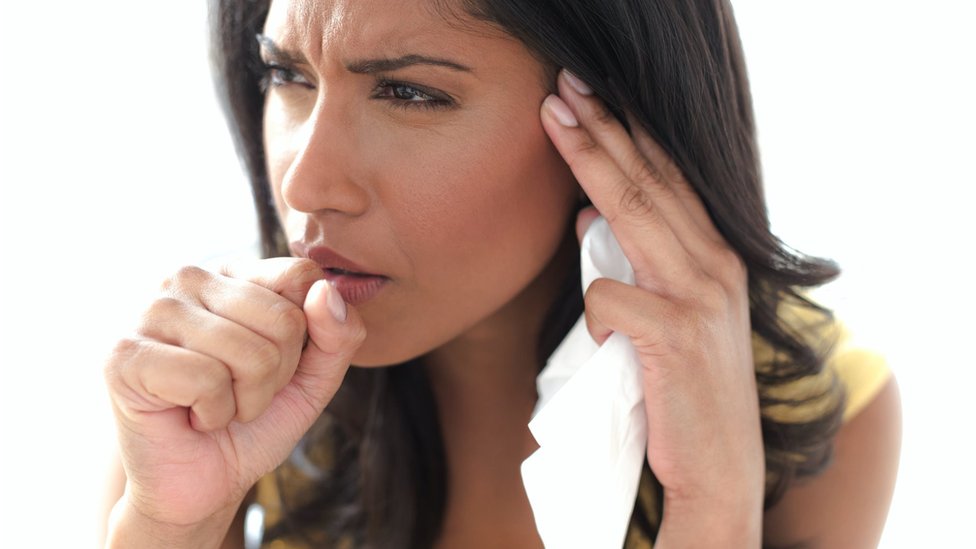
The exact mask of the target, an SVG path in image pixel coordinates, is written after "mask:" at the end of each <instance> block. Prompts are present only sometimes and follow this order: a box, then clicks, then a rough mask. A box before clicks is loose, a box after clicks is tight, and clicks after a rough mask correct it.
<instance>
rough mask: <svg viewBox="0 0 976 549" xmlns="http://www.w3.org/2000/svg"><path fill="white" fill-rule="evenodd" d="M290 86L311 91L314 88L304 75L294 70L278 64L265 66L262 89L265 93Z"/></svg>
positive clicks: (266, 64)
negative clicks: (271, 89) (272, 89)
mask: <svg viewBox="0 0 976 549" xmlns="http://www.w3.org/2000/svg"><path fill="white" fill-rule="evenodd" d="M289 85H299V86H302V87H305V88H309V89H311V88H313V86H312V83H311V82H309V81H308V79H307V78H305V76H304V75H302V73H300V72H298V71H296V70H294V69H291V68H288V67H285V66H284V65H278V64H276V63H265V64H264V74H263V75H262V76H261V89H262V90H263V91H267V90H268V88H279V87H282V86H289Z"/></svg>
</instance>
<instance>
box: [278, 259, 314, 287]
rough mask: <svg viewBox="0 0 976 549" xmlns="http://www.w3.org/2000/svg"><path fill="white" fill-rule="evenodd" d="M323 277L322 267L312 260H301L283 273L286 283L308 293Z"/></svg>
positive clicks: (296, 261)
mask: <svg viewBox="0 0 976 549" xmlns="http://www.w3.org/2000/svg"><path fill="white" fill-rule="evenodd" d="M322 277H323V273H322V267H320V266H319V264H318V263H316V262H314V261H312V260H311V259H306V258H299V259H296V260H295V261H294V262H293V263H291V265H289V266H288V268H287V269H285V272H284V273H282V279H283V281H284V282H286V283H288V284H290V285H293V286H297V287H298V288H300V289H301V290H304V291H306V292H307V291H308V290H309V288H311V287H312V284H315V282H316V281H318V280H319V279H321V278H322Z"/></svg>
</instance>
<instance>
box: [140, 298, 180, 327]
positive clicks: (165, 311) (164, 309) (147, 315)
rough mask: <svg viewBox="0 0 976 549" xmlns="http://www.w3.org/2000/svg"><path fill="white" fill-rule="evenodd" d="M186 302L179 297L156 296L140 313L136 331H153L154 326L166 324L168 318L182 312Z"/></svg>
mask: <svg viewBox="0 0 976 549" xmlns="http://www.w3.org/2000/svg"><path fill="white" fill-rule="evenodd" d="M185 308H186V304H185V303H184V302H182V301H180V300H179V299H176V298H173V297H169V296H163V297H159V298H156V299H155V300H153V302H152V303H150V304H149V307H148V308H147V309H146V311H145V312H144V313H143V315H142V319H141V322H140V324H139V328H138V331H139V333H141V334H149V333H153V332H155V328H158V327H159V326H160V325H164V324H166V322H167V321H169V320H170V319H172V318H174V317H177V316H179V315H181V314H184V312H185Z"/></svg>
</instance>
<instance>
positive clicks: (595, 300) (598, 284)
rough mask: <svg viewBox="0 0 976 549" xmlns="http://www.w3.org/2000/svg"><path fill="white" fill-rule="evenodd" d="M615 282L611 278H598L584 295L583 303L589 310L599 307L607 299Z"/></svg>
mask: <svg viewBox="0 0 976 549" xmlns="http://www.w3.org/2000/svg"><path fill="white" fill-rule="evenodd" d="M612 285H613V282H612V281H611V280H610V279H609V278H597V279H595V280H594V281H593V282H591V283H590V286H589V287H588V288H587V289H586V292H584V293H583V303H584V304H585V305H586V306H587V307H589V308H595V307H599V306H600V305H601V304H602V303H603V302H604V301H605V300H606V299H607V293H608V292H609V291H610V287H611V286H612Z"/></svg>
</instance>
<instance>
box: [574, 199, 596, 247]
mask: <svg viewBox="0 0 976 549" xmlns="http://www.w3.org/2000/svg"><path fill="white" fill-rule="evenodd" d="M598 217H600V212H599V211H598V210H597V209H596V208H594V207H593V206H587V207H585V208H583V209H582V210H580V211H579V213H578V214H576V239H577V240H578V241H579V242H580V243H582V242H583V235H585V234H586V230H587V229H589V228H590V224H591V223H593V221H595V220H596V218H598Z"/></svg>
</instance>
